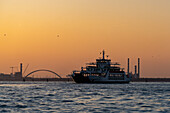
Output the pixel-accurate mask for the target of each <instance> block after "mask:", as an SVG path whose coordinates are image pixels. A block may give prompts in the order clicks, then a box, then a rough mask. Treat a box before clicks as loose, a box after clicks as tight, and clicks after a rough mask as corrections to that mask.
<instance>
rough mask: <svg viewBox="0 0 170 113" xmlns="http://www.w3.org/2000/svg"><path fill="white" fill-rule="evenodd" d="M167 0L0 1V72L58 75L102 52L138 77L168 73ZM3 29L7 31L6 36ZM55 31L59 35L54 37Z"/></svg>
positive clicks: (169, 16) (169, 17)
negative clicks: (137, 68) (37, 71)
mask: <svg viewBox="0 0 170 113" xmlns="http://www.w3.org/2000/svg"><path fill="white" fill-rule="evenodd" d="M169 6H170V0H0V50H1V57H0V58H1V59H0V72H2V73H10V72H11V69H10V68H9V67H11V66H19V63H20V62H23V64H24V67H26V65H27V64H30V66H29V68H28V70H27V72H26V73H28V72H30V71H33V70H35V69H40V68H45V69H50V70H53V71H55V72H57V73H58V74H59V75H61V76H65V75H66V74H69V73H70V72H71V71H73V70H75V69H80V67H81V66H85V63H87V62H91V61H95V59H96V58H98V57H99V56H100V54H99V53H100V52H101V51H102V50H103V49H105V50H106V54H109V58H111V59H112V60H113V61H118V62H120V63H121V64H122V66H123V67H124V68H125V69H126V67H127V66H126V64H127V58H128V57H129V58H130V59H131V66H130V67H131V71H133V72H134V65H135V64H137V58H138V57H140V58H141V76H142V77H170V71H169V68H170V44H169V43H170V7H169ZM4 34H6V36H4ZM58 35H59V37H58Z"/></svg>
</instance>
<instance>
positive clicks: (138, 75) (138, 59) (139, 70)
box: [138, 58, 140, 78]
mask: <svg viewBox="0 0 170 113" xmlns="http://www.w3.org/2000/svg"><path fill="white" fill-rule="evenodd" d="M138 78H140V58H138Z"/></svg>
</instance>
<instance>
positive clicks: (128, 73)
mask: <svg viewBox="0 0 170 113" xmlns="http://www.w3.org/2000/svg"><path fill="white" fill-rule="evenodd" d="M127 73H128V74H129V58H128V67H127Z"/></svg>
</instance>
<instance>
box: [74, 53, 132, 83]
mask: <svg viewBox="0 0 170 113" xmlns="http://www.w3.org/2000/svg"><path fill="white" fill-rule="evenodd" d="M102 53H103V58H99V59H96V62H92V63H87V66H86V67H82V68H81V70H80V71H73V73H72V74H71V77H72V78H73V80H74V81H75V82H76V83H129V82H130V81H131V74H129V73H127V74H126V72H125V71H124V68H120V64H119V63H117V62H115V63H112V62H111V60H110V59H108V56H107V58H105V51H104V50H103V52H102Z"/></svg>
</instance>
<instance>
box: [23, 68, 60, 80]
mask: <svg viewBox="0 0 170 113" xmlns="http://www.w3.org/2000/svg"><path fill="white" fill-rule="evenodd" d="M39 71H46V72H50V73H53V74H54V75H56V76H57V77H59V78H61V76H60V75H58V74H57V73H56V72H54V71H51V70H48V69H38V70H35V71H32V72H30V73H28V74H27V75H26V76H25V77H24V78H27V77H28V76H30V75H31V74H33V73H36V72H39Z"/></svg>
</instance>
